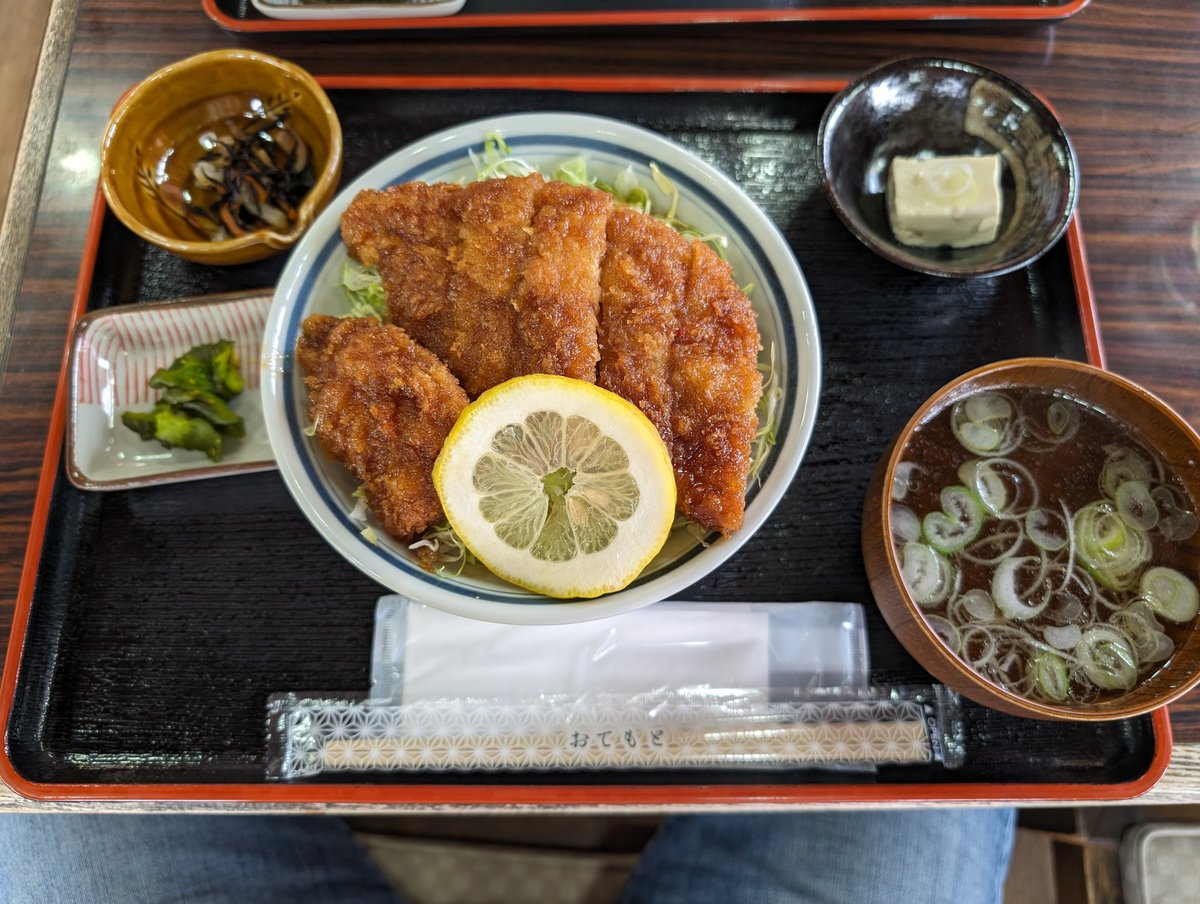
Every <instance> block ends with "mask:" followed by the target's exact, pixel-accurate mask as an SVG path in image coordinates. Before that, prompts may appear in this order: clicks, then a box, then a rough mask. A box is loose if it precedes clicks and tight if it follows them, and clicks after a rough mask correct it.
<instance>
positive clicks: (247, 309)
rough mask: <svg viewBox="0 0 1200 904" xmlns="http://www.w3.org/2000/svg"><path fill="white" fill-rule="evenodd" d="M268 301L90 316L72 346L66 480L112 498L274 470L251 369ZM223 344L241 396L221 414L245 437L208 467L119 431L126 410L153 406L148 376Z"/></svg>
mask: <svg viewBox="0 0 1200 904" xmlns="http://www.w3.org/2000/svg"><path fill="white" fill-rule="evenodd" d="M270 306H271V294H270V293H269V292H261V291H260V292H254V293H245V292H238V293H233V294H228V295H211V296H207V297H203V298H194V299H181V300H178V301H168V302H162V303H157V304H133V305H122V306H121V307H116V308H108V309H106V310H102V311H96V312H94V313H91V314H88V315H87V316H86V317H83V318H82V319H81V320H80V321H79V322H78V323H77V324H76V325H75V332H74V335H73V338H72V340H71V359H70V374H71V384H70V398H69V399H68V414H67V442H66V451H67V456H66V457H67V476H68V477H69V478H70V480H71V483H72V484H74V485H75V486H77V487H79V488H80V489H83V490H121V489H129V488H131V487H139V486H149V485H151V484H158V483H174V482H178V481H183V480H198V479H200V478H203V477H217V476H219V475H222V474H232V473H237V472H247V471H265V470H269V469H271V468H273V467H275V459H274V456H273V455H272V454H271V446H270V443H269V442H268V440H267V431H266V427H265V425H264V424H263V414H262V402H261V399H260V393H259V384H260V382H261V380H260V371H261V368H260V367H259V359H260V357H261V352H262V337H263V327H264V325H265V323H266V318H267V311H268V310H269V308H270ZM218 339H230V340H232V341H233V343H234V345H235V347H236V348H237V354H238V360H239V361H240V362H241V369H242V376H243V377H245V380H246V388H245V389H244V390H243V391H242V392H241V393H240V394H239V395H238V396H237V397H236V398H234V399H233V400H232V401H231V402H230V407H231V408H233V410H234V411H235V412H236V413H237V414H239V415H241V416H242V418H244V419H245V421H246V436H245V437H243V438H240V439H231V438H227V439H226V441H225V448H224V454H223V455H222V457H221V460H220V461H219V462H214V461H212V460H210V459H209V458H208V456H207V455H205V454H204V453H203V452H195V451H192V450H189V449H167V448H165V447H164V446H162V445H161V444H160V443H157V442H153V441H146V440H143V439H142V438H141V437H139V436H138V435H137V434H136V433H134V432H133V431H132V430H130V429H129V428H128V427H126V426H125V425H124V424H122V423H121V414H122V412H124V411H128V410H130V409H134V410H146V409H149V408H152V407H153V406H154V403H155V401H157V398H158V394H159V393H158V391H157V390H155V389H151V388H150V386H149V380H150V376H151V375H152V374H153V373H154V372H155V371H156V370H158V369H159V368H160V367H168V366H169V365H170V364H171V362H173V361H174V360H175V359H176V358H178V357H179V356H180V355H182V354H184V353H185V352H186V351H188V349H190V348H193V347H194V346H197V345H201V344H203V343H208V342H216V341H217V340H218Z"/></svg>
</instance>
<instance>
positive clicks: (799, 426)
mask: <svg viewBox="0 0 1200 904" xmlns="http://www.w3.org/2000/svg"><path fill="white" fill-rule="evenodd" d="M491 132H500V133H501V134H503V135H504V136H505V138H506V139H507V140H508V141H509V142H510V144H512V145H513V146H514V148H516V149H518V150H519V148H520V146H521V145H522V144H523V143H525V142H526V141H533V140H535V139H537V140H543V141H544V142H545V143H546V150H545V151H542V152H541V153H542V154H549V153H551V151H550V148H551V147H552V146H553V144H552V142H559V143H561V144H563V145H566V146H572V145H580V144H583V143H587V142H591V143H592V144H593V146H595V147H608V148H610V149H612V150H613V152H614V153H616V152H618V151H619V153H620V154H621V155H622V159H627V160H628V161H629V162H630V163H635V164H638V165H642V166H644V165H645V164H646V163H648V162H650V161H654V162H656V163H657V164H658V165H659V166H660V167H662V168H663V171H664V172H665V173H666V174H667V175H668V177H669V178H671V179H673V180H676V182H677V184H680V185H681V194H685V195H686V194H687V189H686V186H692V187H694V189H695V190H696V191H700V192H703V193H705V194H706V195H707V196H708V200H709V202H710V204H709V209H712V208H713V207H714V206H715V207H717V208H724V209H725V210H727V211H728V214H729V216H728V217H726V218H724V219H727V220H728V221H729V222H730V224H731V225H733V226H734V227H735V228H737V229H738V230H739V231H740V232H741V233H742V235H741V238H742V239H744V240H745V241H744V243H743V248H744V253H745V255H746V256H747V257H748V258H754V259H755V260H756V261H759V262H760V263H759V264H758V269H759V270H762V271H763V276H764V278H765V279H767V280H770V281H773V282H774V283H775V288H776V291H775V292H772V293H771V301H768V302H766V304H767V305H773V307H774V308H775V309H776V310H777V312H778V316H780V317H782V318H783V325H784V327H787V326H789V323H788V318H789V317H790V321H791V322H790V325H791V326H792V330H791V334H790V335H787V336H783V337H781V338H782V339H784V340H786V341H787V342H788V343H789V344H790V346H791V348H792V353H791V354H790V355H786V356H785V360H787V361H788V363H789V368H788V371H789V386H788V387H785V389H786V390H789V393H790V395H791V406H790V408H787V407H785V410H784V412H783V419H784V420H783V423H784V424H785V425H786V427H785V429H784V431H783V433H782V439H781V441H780V442H777V444H776V445H775V446H774V448H773V449H772V450H771V452H770V453H769V455H770V459H769V460H768V462H767V467H766V468H765V469H764V479H763V482H762V485H761V487H759V488H758V490H757V492H756V493H754V492H753V488H752V494H753V498H751V499H750V500H749V503H748V505H747V508H746V517H745V525H744V526H743V528H742V529H741V530H739V531H737V532H736V533H735V534H734V535H733V536H732V537H730V538H728V539H719V540H717V541H716V542H714V543H713V544H712V545H710V546H708V547H707V548H704V549H702V550H699V551H697V552H696V553H695V554H693V555H691V556H690V557H685V558H684V560H683V561H681V562H676V563H673V564H672V565H671V566H670V567H668V568H665V569H663V571H662V572H661V573H660V574H657V575H655V576H653V577H649V578H645V579H642V581H640V582H635V583H634V584H633V585H631V586H630V587H627V588H626V589H624V590H621V591H617V592H616V593H612V594H608V595H606V596H603V597H600V598H598V599H595V600H579V601H567V602H557V601H547V600H546V599H545V597H541V596H538V595H535V594H528V595H520V594H523V592H520V591H519V588H514V590H515V591H518V593H514V594H512V595H513V597H514V599H517V598H519V599H521V601H520V602H505V601H501V600H498V599H484V598H482V597H481V596H480V592H471V591H466V590H460V589H457V588H454V587H452V586H447V580H448V579H447V578H444V577H442V576H438V575H430V574H428V573H424V572H421V573H420V574H417V573H415V572H420V569H419V566H417V565H416V564H415V562H409V563H406V565H405V567H399V566H398V565H397V564H395V563H393V562H392V561H389V558H390V557H391V555H390V554H389V553H387V552H386V550H384V549H383V548H382V547H380V546H376V545H373V544H371V543H369V542H368V541H367V540H365V539H363V538H362V537H361V536H359V534H358V532H357V531H356V530H350V529H348V528H347V527H346V525H345V521H346V520H347V518H346V511H345V510H344V506H343V510H341V511H339V510H338V509H337V508H335V507H334V506H333V505H331V504H330V503H329V502H328V501H327V500H326V499H324V498H323V494H322V492H321V488H320V487H318V486H317V484H316V481H314V479H313V472H312V470H311V469H310V467H308V466H307V465H308V464H311V463H306V461H305V460H304V459H303V458H302V455H305V454H308V453H307V451H306V452H303V453H302V452H301V449H302V448H303V449H305V450H310V449H311V446H310V445H309V443H308V442H306V441H305V440H306V438H304V437H298V436H297V435H296V429H297V428H296V425H295V424H293V423H290V422H289V417H288V415H289V411H288V408H289V400H288V392H289V390H288V385H289V383H291V382H292V380H293V375H292V373H291V366H292V362H293V353H292V345H293V341H292V339H293V338H294V331H295V329H296V328H297V327H298V323H299V320H300V319H301V318H302V317H303V316H304V315H305V314H306V313H307V312H309V311H310V310H312V304H311V296H306V295H304V291H305V289H306V284H307V283H310V282H316V281H317V279H318V277H319V276H320V274H321V273H322V272H323V268H324V266H325V265H326V264H327V263H328V256H329V255H330V254H331V253H332V250H333V249H336V248H340V247H342V246H341V241H340V225H339V218H340V216H341V213H342V211H343V210H344V208H345V206H346V204H347V203H348V202H349V199H350V198H352V197H353V196H354V195H355V194H357V193H358V192H359V191H361V190H363V189H366V188H382V187H384V186H386V185H390V184H393V183H395V182H398V181H405V180H408V179H414V178H420V177H421V173H422V172H429V171H432V170H434V169H435V168H437V167H438V166H440V165H442V162H444V161H446V160H448V159H450V158H451V155H461V157H462V159H463V161H464V163H466V162H467V152H468V149H472V150H474V149H477V148H479V147H480V146H481V145H482V142H483V138H484V136H485V135H487V134H488V133H491ZM574 153H576V154H578V153H579V151H578V150H577V149H576V150H575V151H574ZM554 154H555V155H556V156H559V157H563V158H565V157H569V156H571V155H572V152H571V151H570V150H556V151H554ZM532 155H533V156H537V152H534V153H533V154H532ZM415 171H419V172H415ZM696 203H697V204H699V203H700V202H699V201H697V202H696ZM714 216H715V215H714ZM731 238H732V237H731ZM752 297H753V296H752ZM297 302H299V303H300V304H302V305H304V307H303V308H301V309H300V310H299V311H298V312H297V311H295V310H294V309H295V306H296V304H297ZM755 306H756V308H757V309H759V310H760V315H761V311H762V309H763V303H756V305H755ZM289 330H291V331H292V336H291V337H289ZM263 368H264V373H263V379H262V392H263V410H264V415H265V418H266V424H267V432H268V436H269V438H270V442H271V446H272V449H273V450H274V452H275V457H276V460H277V462H278V465H279V470H280V473H281V474H282V475H283V478H284V481H285V483H286V484H287V486H288V489H289V491H291V493H292V495H293V497H294V498H295V499H296V502H297V504H298V505H299V506H300V508H301V510H302V511H304V513H305V515H306V516H307V517H308V519H309V520H310V521H311V522H312V524H313V525H314V526H315V527H316V528H317V530H318V531H319V532H320V533H321V534H322V536H324V537H325V539H326V540H327V541H328V542H329V543H330V544H331V545H332V546H333V547H334V549H336V550H337V551H338V552H339V553H340V554H341V555H343V556H344V557H345V558H346V559H347V560H349V561H350V562H351V563H352V564H354V565H355V566H356V567H357V568H359V569H360V570H361V571H363V572H364V573H366V574H368V575H370V576H371V577H372V578H374V579H375V580H377V581H379V583H381V584H383V585H384V586H386V587H389V588H391V589H392V590H395V591H397V592H400V593H404V594H406V595H408V596H411V597H412V598H414V599H416V600H419V601H420V602H424V603H426V604H428V605H430V606H435V607H437V608H440V609H443V610H445V611H448V612H452V613H455V614H458V615H463V616H467V617H471V618H478V619H484V620H488V621H496V622H505V623H511V624H563V623H570V622H580V621H586V620H589V619H593V618H605V617H608V616H611V615H617V614H619V613H621V612H626V611H629V610H632V609H636V608H639V607H641V606H646V605H649V604H651V603H654V602H658V601H659V600H662V599H665V598H667V597H669V596H671V595H672V594H674V593H677V592H679V591H681V590H683V589H684V588H686V587H688V586H690V585H691V584H694V583H695V582H696V581H698V580H700V579H701V578H703V577H704V576H706V575H707V574H709V573H711V572H712V571H714V570H715V569H716V568H717V567H718V566H720V565H721V564H722V563H723V562H725V561H726V560H727V559H728V558H729V557H730V556H732V555H733V554H734V553H735V552H736V551H737V550H738V549H739V548H740V547H741V546H742V544H743V543H745V542H746V541H747V540H748V539H749V538H750V537H751V536H753V535H754V533H755V531H756V530H757V529H758V528H759V527H760V526H761V524H762V523H763V522H764V521H765V520H766V519H767V517H769V515H770V514H771V512H772V511H773V510H774V508H775V506H776V505H777V504H778V502H779V501H780V499H782V497H783V495H784V493H785V492H786V491H787V489H788V486H789V485H790V484H791V481H792V478H793V477H794V475H795V472H796V469H797V468H798V467H799V464H800V460H801V458H802V457H803V454H804V451H805V450H806V449H807V446H808V443H809V441H810V439H811V437H812V431H813V427H814V425H815V421H816V412H817V402H818V396H819V393H820V386H821V355H820V340H819V335H818V331H817V320H816V312H815V309H814V307H813V303H812V296H811V294H810V293H809V291H808V286H807V284H806V283H805V281H804V277H803V275H802V274H801V272H800V268H799V266H798V265H797V263H796V260H795V257H794V255H793V254H792V250H791V247H790V246H789V245H788V243H787V241H786V240H785V239H784V237H783V235H782V234H781V233H780V232H779V230H778V229H777V228H776V226H775V225H774V223H772V222H771V220H770V219H769V218H768V217H767V216H766V214H764V213H763V212H762V211H761V210H760V209H759V208H758V206H757V205H755V204H754V202H753V201H751V200H750V198H749V197H747V196H746V195H745V193H744V192H743V191H742V190H741V189H740V188H739V187H738V186H737V185H736V184H735V183H734V182H732V181H731V180H730V179H729V178H728V177H726V176H725V175H724V174H722V173H721V172H719V171H718V170H717V169H715V168H714V167H712V166H711V165H709V164H707V163H705V162H703V161H702V160H700V159H699V158H697V157H695V156H694V155H693V154H692V153H691V152H690V151H688V150H686V149H685V148H683V147H681V146H679V145H677V144H675V143H674V142H672V141H670V140H668V139H666V138H664V137H663V136H661V135H658V134H656V133H654V132H651V131H648V130H646V129H643V128H640V127H638V126H633V125H630V124H628V123H625V122H622V121H619V120H613V119H608V118H605V117H600V116H590V115H584V114H577V113H566V112H563V113H558V112H538V113H521V114H513V115H506V116H497V117H489V118H486V119H479V120H474V121H471V122H466V123H462V124H460V125H456V126H452V127H450V128H448V129H444V130H442V131H439V132H436V133H434V134H431V135H429V136H426V137H424V138H421V139H419V140H417V141H415V142H413V143H411V144H409V145H407V146H406V147H404V148H401V149H400V150H398V151H396V152H394V153H392V154H390V155H389V156H388V157H386V158H384V159H383V160H382V161H380V162H379V163H377V164H375V165H374V166H373V167H371V168H370V169H368V170H367V171H366V172H364V173H363V174H362V175H361V176H359V177H358V178H357V179H355V180H354V181H353V182H351V183H350V184H349V185H347V186H346V187H345V188H343V189H342V191H341V192H339V194H338V196H337V197H336V198H335V199H334V201H333V202H332V203H331V204H330V205H329V206H328V207H327V208H326V209H325V211H324V212H323V213H322V214H321V215H320V216H319V217H318V218H317V220H316V222H314V223H313V225H312V226H311V227H310V229H309V231H308V233H307V234H306V235H305V236H304V238H303V239H302V240H301V241H300V243H299V244H298V245H297V246H296V248H295V249H294V250H293V252H292V254H291V256H290V257H289V259H288V262H287V264H286V266H285V267H284V271H283V273H282V275H281V276H280V279H279V282H278V284H277V287H276V292H275V298H274V301H273V303H272V306H271V311H270V314H269V315H268V318H267V327H266V331H265V335H264V342H263ZM481 591H482V588H481Z"/></svg>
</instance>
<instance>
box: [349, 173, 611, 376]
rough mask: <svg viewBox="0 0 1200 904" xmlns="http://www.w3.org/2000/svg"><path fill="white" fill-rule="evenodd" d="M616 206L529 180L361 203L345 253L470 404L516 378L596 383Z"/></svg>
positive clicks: (575, 189)
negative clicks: (378, 286)
mask: <svg viewBox="0 0 1200 904" xmlns="http://www.w3.org/2000/svg"><path fill="white" fill-rule="evenodd" d="M611 209H612V199H611V198H610V197H609V196H608V195H607V194H606V193H604V192H600V191H597V190H595V189H590V188H586V187H582V186H571V185H565V184H563V183H558V182H547V181H546V180H545V179H543V178H542V177H541V176H539V175H537V174H533V175H530V176H524V177H519V178H516V177H514V178H508V179H496V180H491V181H486V182H475V183H471V184H469V185H465V186H458V185H440V186H431V185H426V184H424V183H420V182H411V183H405V184H403V185H397V186H393V187H391V188H388V189H386V190H384V191H382V192H378V191H366V192H361V193H359V195H358V196H356V197H355V198H354V200H353V201H352V202H351V203H350V206H349V207H348V208H347V210H346V212H345V213H344V214H343V215H342V237H343V239H344V241H345V242H346V245H347V247H348V248H349V250H350V253H351V254H352V255H354V256H355V257H357V258H358V259H359V260H360V261H362V262H363V263H364V264H366V265H368V266H376V267H378V269H379V272H380V276H381V277H382V279H383V285H384V291H385V293H386V295H387V299H388V314H389V318H390V320H391V321H392V322H393V323H396V324H398V325H400V326H402V327H404V328H405V329H406V330H408V331H409V333H410V334H411V335H412V336H413V338H414V339H416V340H417V341H418V342H420V343H421V344H422V345H425V346H426V347H427V348H429V349H430V351H432V352H434V353H435V354H436V355H437V356H438V357H439V358H441V359H442V360H443V361H444V362H445V363H446V365H447V366H448V367H449V368H450V370H451V372H453V373H454V374H455V376H457V377H458V379H459V380H460V382H461V383H462V385H463V388H464V389H465V390H466V391H467V394H468V395H469V396H471V397H472V398H474V397H475V396H478V395H479V394H480V393H481V392H483V391H485V390H487V389H489V388H491V387H492V386H495V385H496V384H498V383H502V382H504V381H505V380H508V379H511V378H512V377H516V376H520V375H522V374H527V373H553V374H560V375H563V376H570V377H575V378H577V379H583V380H588V381H594V380H595V370H596V360H597V357H598V351H597V343H596V329H597V325H596V320H597V306H598V304H599V295H600V290H599V269H600V258H601V257H602V255H603V253H604V248H605V244H606V239H605V230H606V223H607V219H608V213H609V211H610V210H611Z"/></svg>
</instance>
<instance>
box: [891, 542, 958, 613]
mask: <svg viewBox="0 0 1200 904" xmlns="http://www.w3.org/2000/svg"><path fill="white" fill-rule="evenodd" d="M900 574H901V576H902V577H903V578H904V585H905V586H906V587H907V588H908V592H909V593H911V594H912V597H913V599H914V600H916V601H917V604H918V605H920V606H936V605H938V604H939V603H942V602H944V601H945V600H946V598H947V597H949V596H950V594H951V592H952V591H953V584H954V566H953V565H951V564H950V560H949V559H947V558H946V557H945V556H944V555H942V554H941V553H939V552H938V551H937V550H936V549H934V548H933V547H932V546H927V545H926V544H924V543H905V544H904V545H903V546H901V547H900Z"/></svg>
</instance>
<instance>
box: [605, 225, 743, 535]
mask: <svg viewBox="0 0 1200 904" xmlns="http://www.w3.org/2000/svg"><path fill="white" fill-rule="evenodd" d="M608 239H609V245H608V253H607V254H606V256H605V258H604V262H603V265H602V267H601V277H600V285H601V299H600V311H601V314H600V368H599V372H598V377H597V383H598V384H599V385H600V386H603V387H604V388H605V389H609V390H612V391H613V392H615V393H617V394H618V395H621V396H624V397H625V398H627V399H629V400H630V401H632V402H633V403H634V404H635V405H637V406H638V407H639V408H641V409H642V411H643V412H645V414H646V416H647V417H648V418H649V419H650V421H651V422H652V423H653V424H654V426H655V427H657V428H658V432H659V435H661V436H662V438H663V441H664V442H665V443H666V444H667V449H668V451H669V452H670V453H671V463H672V465H673V467H674V470H675V483H676V489H677V491H678V498H679V510H680V511H681V512H682V513H683V514H684V515H685V516H686V517H687V518H689V519H690V520H692V521H695V522H696V523H698V524H701V525H703V526H704V527H707V528H709V529H710V530H717V531H720V532H721V533H722V534H724V535H725V536H728V535H729V534H731V533H732V532H733V531H735V530H737V529H738V528H740V527H741V526H742V520H743V516H744V514H745V504H746V480H747V475H748V474H749V470H750V453H751V448H752V446H753V442H754V434H755V432H756V430H757V428H758V419H757V415H756V412H755V409H756V407H757V405H758V399H759V396H760V395H761V394H762V377H761V375H760V374H759V372H758V352H759V347H760V343H759V335H758V326H757V324H756V323H755V318H754V311H753V309H752V308H751V306H750V301H749V299H747V298H746V295H745V293H743V292H742V290H741V289H740V288H739V287H738V285H737V283H736V282H735V281H734V279H733V273H732V271H731V270H730V268H729V265H728V264H726V263H725V262H724V261H722V260H721V259H720V258H719V257H717V255H716V254H715V253H714V252H713V251H712V249H710V248H709V247H708V246H707V245H705V244H704V243H703V242H689V241H688V240H687V239H685V238H683V237H682V236H680V235H679V234H678V233H676V232H675V231H674V230H673V229H671V228H670V227H668V226H666V225H665V224H663V223H660V222H658V221H657V220H653V219H651V218H650V217H646V216H643V215H642V214H639V213H636V212H634V211H629V210H618V211H616V212H614V214H613V216H612V217H611V218H610V219H609V227H608Z"/></svg>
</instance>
